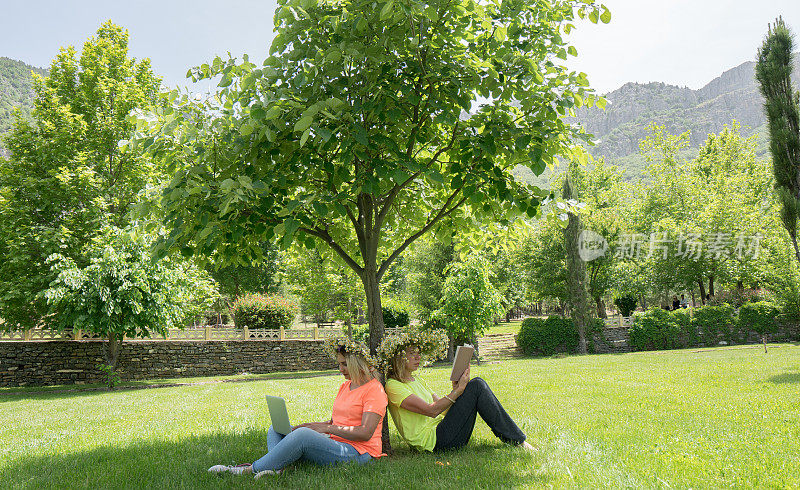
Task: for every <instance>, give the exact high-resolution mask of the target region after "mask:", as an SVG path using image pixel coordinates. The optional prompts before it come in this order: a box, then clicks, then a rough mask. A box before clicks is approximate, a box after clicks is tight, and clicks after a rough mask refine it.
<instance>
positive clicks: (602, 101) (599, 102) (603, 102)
mask: <svg viewBox="0 0 800 490" xmlns="http://www.w3.org/2000/svg"><path fill="white" fill-rule="evenodd" d="M595 104H597V107H599V108H601V109H605V108H606V99H605V98H603V97H598V98H597V100H596V101H595Z"/></svg>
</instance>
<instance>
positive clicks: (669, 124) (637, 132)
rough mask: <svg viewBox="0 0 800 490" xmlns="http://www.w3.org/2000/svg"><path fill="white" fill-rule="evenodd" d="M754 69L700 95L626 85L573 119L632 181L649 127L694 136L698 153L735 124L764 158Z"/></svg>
mask: <svg viewBox="0 0 800 490" xmlns="http://www.w3.org/2000/svg"><path fill="white" fill-rule="evenodd" d="M754 70H755V63H754V62H752V61H748V62H746V63H742V64H741V65H739V66H737V67H735V68H731V69H730V70H728V71H726V72H724V73H723V74H721V75H720V76H719V77H717V78H715V79H714V80H711V81H710V82H709V83H708V84H706V85H705V86H704V87H702V88H700V89H698V90H692V89H689V88H686V87H677V86H674V85H667V84H665V83H658V82H653V83H647V84H641V83H626V84H625V85H623V86H622V87H620V88H618V89H617V90H614V91H613V92H609V93H608V94H606V95H605V98H606V99H607V100H608V102H609V104H608V105H607V107H606V110H605V111H603V110H601V109H598V108H597V107H592V108H587V107H582V108H580V109H579V110H578V111H577V114H576V115H577V117H576V118H574V119H572V121H573V122H578V123H580V124H582V125H583V127H584V128H585V129H586V131H587V132H588V133H592V134H593V135H594V137H595V139H596V141H597V144H596V145H595V146H594V147H592V148H591V149H590V152H591V153H592V154H593V155H594V156H595V157H600V156H602V157H605V158H606V160H607V161H610V162H612V163H615V164H617V165H619V166H620V167H623V168H625V169H626V177H627V178H635V177H636V176H638V175H640V174H641V171H642V168H643V165H644V158H643V157H641V155H639V154H638V152H639V141H641V140H642V139H644V138H645V136H647V125H648V124H650V123H651V122H655V123H657V124H659V125H663V126H665V127H666V129H667V131H669V132H670V133H672V134H681V133H684V132H686V131H690V133H691V144H692V147H693V148H696V147H698V146H700V145H701V144H702V143H703V142H704V141H705V140H706V137H707V135H708V134H709V133H717V132H719V131H721V130H722V129H723V127H724V126H725V125H726V124H727V125H730V124H731V122H732V121H733V120H736V121H738V122H739V124H740V125H741V126H742V132H743V133H744V135H746V136H750V135H753V134H755V135H757V139H758V140H759V153H760V154H762V155H766V152H767V143H766V126H765V124H766V118H765V116H764V111H763V98H762V97H761V94H760V93H759V88H758V82H757V81H756V79H755V71H754ZM798 77H800V56H797V55H796V56H795V67H794V70H793V72H792V78H793V80H794V82H795V85H797V83H798Z"/></svg>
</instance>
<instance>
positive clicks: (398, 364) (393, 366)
mask: <svg viewBox="0 0 800 490" xmlns="http://www.w3.org/2000/svg"><path fill="white" fill-rule="evenodd" d="M409 347H416V346H414V345H408V346H406V347H404V348H403V349H400V350H399V351H397V354H395V355H394V357H393V358H392V361H391V363H390V365H389V377H390V378H394V379H396V380H397V381H401V382H404V381H403V380H405V379H406V378H408V377H409V375H411V371H409V370H408V356H406V349H408V348H409ZM348 369H349V368H348Z"/></svg>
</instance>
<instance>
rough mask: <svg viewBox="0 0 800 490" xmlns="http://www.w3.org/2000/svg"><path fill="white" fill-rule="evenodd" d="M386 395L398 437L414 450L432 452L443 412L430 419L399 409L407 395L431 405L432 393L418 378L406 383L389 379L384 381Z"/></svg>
mask: <svg viewBox="0 0 800 490" xmlns="http://www.w3.org/2000/svg"><path fill="white" fill-rule="evenodd" d="M386 395H387V396H388V397H389V413H390V414H392V420H393V421H394V425H395V427H397V431H398V432H400V436H402V438H403V439H404V440H405V441H406V442H407V443H408V444H409V446H411V447H413V448H414V449H417V450H419V451H433V448H434V446H436V426H437V425H438V424H439V422H441V421H442V418H443V417H444V413H445V412H442V413H441V414H440V415H439V416H438V417H436V418H432V417H428V416H427V415H422V414H421V413H416V412H412V411H410V410H406V409H405V408H402V407H400V404H401V403H403V400H405V399H406V398H408V396H409V395H417V396H418V397H420V398H422V400H423V401H425V403H433V392H432V391H431V390H430V389H428V387H427V386H425V383H423V382H422V380H420V379H419V378H415V379H414V381H409V382H408V383H403V382H401V381H398V380H396V379H392V378H389V380H388V381H386Z"/></svg>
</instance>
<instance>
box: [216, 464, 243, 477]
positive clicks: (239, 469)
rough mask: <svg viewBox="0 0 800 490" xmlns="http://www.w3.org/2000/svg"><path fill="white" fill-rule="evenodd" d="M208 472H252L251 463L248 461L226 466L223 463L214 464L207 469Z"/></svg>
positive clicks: (239, 473)
mask: <svg viewBox="0 0 800 490" xmlns="http://www.w3.org/2000/svg"><path fill="white" fill-rule="evenodd" d="M208 472H209V473H230V474H232V475H243V474H245V473H252V472H253V469H252V465H251V464H250V463H244V464H237V465H236V466H228V465H224V464H215V465H214V466H212V467H211V468H209V469H208Z"/></svg>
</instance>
